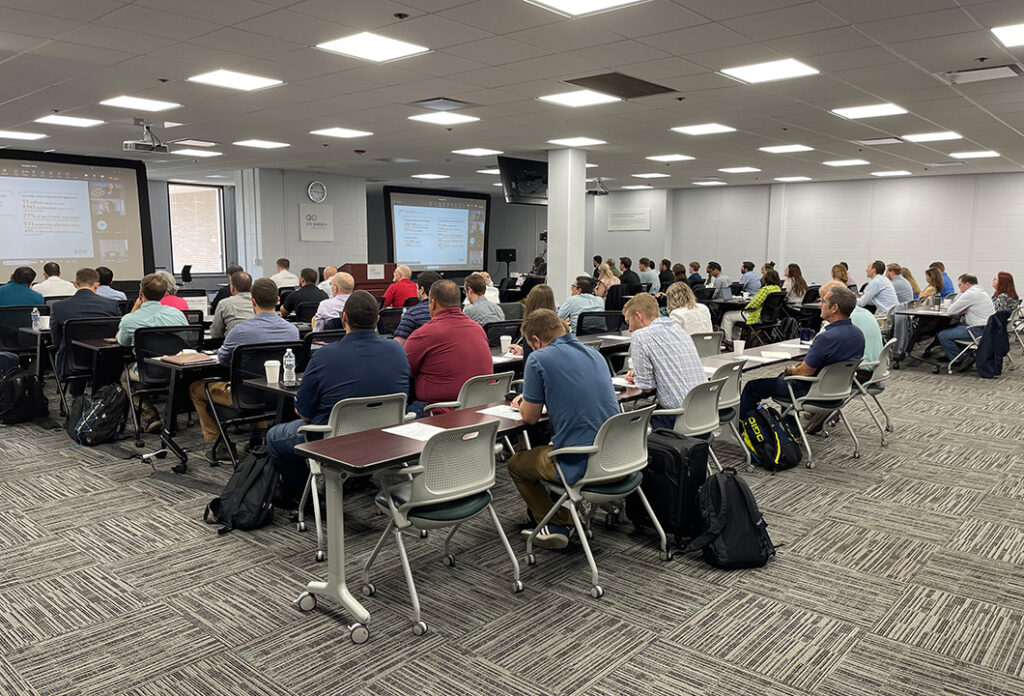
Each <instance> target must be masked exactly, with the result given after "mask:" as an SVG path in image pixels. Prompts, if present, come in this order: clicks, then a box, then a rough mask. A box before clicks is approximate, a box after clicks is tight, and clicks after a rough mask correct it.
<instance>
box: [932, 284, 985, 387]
mask: <svg viewBox="0 0 1024 696" xmlns="http://www.w3.org/2000/svg"><path fill="white" fill-rule="evenodd" d="M957 286H958V287H959V289H960V294H959V295H958V296H957V298H956V299H955V300H953V304H951V305H949V315H950V316H952V317H955V316H957V315H958V314H963V315H964V323H963V324H958V325H956V326H954V327H953V328H951V329H946V330H945V331H940V332H939V343H941V344H942V349H943V350H944V351H946V357H947V358H948V359H949V361H950V362H953V359H954V358H956V356H957V355H959V354H960V351H961V350H963V346H960V345H957V343H956V342H957V341H963V340H969V339H970V336H971V334H972V333H973V334H974V335H976V336H977V335H980V334H981V333H982V331H984V326H985V324H986V323H988V318H989V317H990V316H992V315H993V314H995V313H996V309H995V307H994V306H993V304H992V298H991V297H989V295H988V293H987V292H985V290H984V289H982V288H980V287H978V277H977V276H975V275H971V274H970V273H964V274H963V275H961V276H960V277H959V278H958V279H957ZM970 326H981V327H983V328H980V329H974V330H973V331H971V330H970V329H968V327H970ZM967 364H970V361H967ZM964 366H965V367H966V365H964Z"/></svg>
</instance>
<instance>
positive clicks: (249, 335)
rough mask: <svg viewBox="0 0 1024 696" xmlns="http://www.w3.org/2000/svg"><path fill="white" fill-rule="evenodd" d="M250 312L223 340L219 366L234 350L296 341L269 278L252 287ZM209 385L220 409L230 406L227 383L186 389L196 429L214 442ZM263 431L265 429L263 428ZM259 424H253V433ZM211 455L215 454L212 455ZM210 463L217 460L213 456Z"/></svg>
mask: <svg viewBox="0 0 1024 696" xmlns="http://www.w3.org/2000/svg"><path fill="white" fill-rule="evenodd" d="M251 294H252V299H251V302H252V308H253V311H254V312H255V313H256V316H254V317H251V318H249V319H246V320H245V321H243V322H240V323H238V324H236V325H235V327H234V328H233V329H231V330H230V331H228V335H227V336H225V337H224V343H223V344H221V347H220V348H219V349H218V350H217V360H218V361H219V362H220V364H221V365H225V366H227V365H230V364H231V355H232V354H233V353H234V352H235V348H237V347H238V346H244V345H249V344H253V343H273V342H276V341H297V340H299V330H298V328H296V326H295V324H293V323H291V322H290V321H288V320H287V319H284V318H283V317H281V315H280V314H278V313H277V298H278V294H277V285H276V284H275V283H274V281H272V280H271V279H270V278H260V279H259V280H257V281H256V282H254V283H253V284H252V290H251ZM207 385H209V388H210V397H211V398H212V399H213V401H214V403H217V404H220V405H221V406H230V405H231V382H227V381H220V382H193V383H192V384H190V385H189V388H188V395H189V397H190V398H191V399H192V403H193V405H195V407H196V413H197V414H199V425H200V426H201V427H202V430H203V439H204V440H206V441H207V442H216V441H217V440H218V439H219V438H220V431H219V430H218V429H217V421H216V420H214V418H213V414H212V413H210V409H209V402H208V401H207V399H206V386H207ZM264 427H265V426H264ZM258 429H259V424H257V430H258ZM213 454H214V455H216V454H217V453H216V452H214V453H213ZM212 459H217V457H216V456H213V457H212Z"/></svg>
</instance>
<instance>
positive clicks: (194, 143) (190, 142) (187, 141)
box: [171, 138, 217, 147]
mask: <svg viewBox="0 0 1024 696" xmlns="http://www.w3.org/2000/svg"><path fill="white" fill-rule="evenodd" d="M171 143H172V144H173V145H187V146H188V147H213V146H214V145H216V144H217V143H215V142H214V141H212V140H196V139H195V138H182V139H181V140H172V141H171Z"/></svg>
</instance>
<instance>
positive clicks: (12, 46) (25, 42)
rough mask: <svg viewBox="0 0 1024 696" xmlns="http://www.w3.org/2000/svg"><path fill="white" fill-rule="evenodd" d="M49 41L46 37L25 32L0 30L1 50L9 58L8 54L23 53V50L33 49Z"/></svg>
mask: <svg viewBox="0 0 1024 696" xmlns="http://www.w3.org/2000/svg"><path fill="white" fill-rule="evenodd" d="M46 43H47V40H46V39H43V38H40V37H38V36H26V35H25V34H9V33H7V32H5V31H0V52H3V53H4V54H5V55H4V56H3V57H4V58H7V57H8V55H13V54H15V53H21V52H22V51H32V50H35V49H37V48H40V47H42V46H45V45H46Z"/></svg>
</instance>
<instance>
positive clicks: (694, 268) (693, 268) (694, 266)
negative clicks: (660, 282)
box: [686, 261, 721, 288]
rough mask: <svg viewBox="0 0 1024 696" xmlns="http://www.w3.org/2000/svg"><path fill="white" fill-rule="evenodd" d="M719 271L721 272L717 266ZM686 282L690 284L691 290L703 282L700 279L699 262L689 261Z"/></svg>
mask: <svg viewBox="0 0 1024 696" xmlns="http://www.w3.org/2000/svg"><path fill="white" fill-rule="evenodd" d="M719 270H721V266H719ZM686 281H687V282H688V283H689V284H690V287H691V288H693V287H694V286H695V285H698V284H700V283H703V282H704V279H703V278H701V277H700V263H699V262H697V261H691V262H690V276H689V277H688V278H687V279H686Z"/></svg>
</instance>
